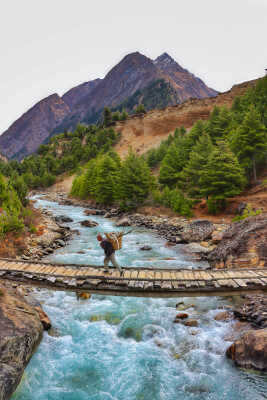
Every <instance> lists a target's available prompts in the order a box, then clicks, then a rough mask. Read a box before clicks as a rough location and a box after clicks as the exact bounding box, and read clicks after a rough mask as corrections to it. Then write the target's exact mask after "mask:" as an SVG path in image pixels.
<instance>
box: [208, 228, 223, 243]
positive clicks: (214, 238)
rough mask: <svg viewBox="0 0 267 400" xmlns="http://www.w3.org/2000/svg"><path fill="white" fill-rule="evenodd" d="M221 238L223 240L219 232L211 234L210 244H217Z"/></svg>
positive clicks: (221, 233)
mask: <svg viewBox="0 0 267 400" xmlns="http://www.w3.org/2000/svg"><path fill="white" fill-rule="evenodd" d="M222 238H223V232H221V231H214V232H212V235H211V240H212V243H215V244H217V243H219V242H220V241H221V240H222Z"/></svg>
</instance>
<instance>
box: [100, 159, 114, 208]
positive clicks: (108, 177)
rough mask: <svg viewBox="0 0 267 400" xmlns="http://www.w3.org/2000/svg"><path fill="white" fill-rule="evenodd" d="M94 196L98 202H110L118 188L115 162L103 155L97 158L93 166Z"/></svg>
mask: <svg viewBox="0 0 267 400" xmlns="http://www.w3.org/2000/svg"><path fill="white" fill-rule="evenodd" d="M95 171H96V177H95V188H94V197H95V199H96V201H97V202H98V203H101V204H112V203H113V202H114V201H115V199H116V196H117V190H118V167H117V164H116V162H115V161H114V160H113V159H112V158H111V157H110V156H109V155H105V156H103V157H101V158H100V159H99V161H98V162H97V164H96V167H95Z"/></svg>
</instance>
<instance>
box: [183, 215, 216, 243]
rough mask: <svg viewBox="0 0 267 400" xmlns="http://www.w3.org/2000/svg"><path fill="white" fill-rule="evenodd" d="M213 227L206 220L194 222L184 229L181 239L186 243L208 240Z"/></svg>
mask: <svg viewBox="0 0 267 400" xmlns="http://www.w3.org/2000/svg"><path fill="white" fill-rule="evenodd" d="M214 230H215V226H214V224H213V223H212V222H210V221H208V220H202V219H200V220H196V221H193V222H192V223H190V224H188V225H187V226H185V227H184V229H183V231H182V233H181V239H182V240H183V241H185V242H187V243H191V242H202V241H203V240H206V239H209V238H210V237H211V234H212V232H213V231H214Z"/></svg>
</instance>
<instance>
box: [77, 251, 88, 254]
mask: <svg viewBox="0 0 267 400" xmlns="http://www.w3.org/2000/svg"><path fill="white" fill-rule="evenodd" d="M77 254H86V252H85V251H84V250H79V251H77Z"/></svg>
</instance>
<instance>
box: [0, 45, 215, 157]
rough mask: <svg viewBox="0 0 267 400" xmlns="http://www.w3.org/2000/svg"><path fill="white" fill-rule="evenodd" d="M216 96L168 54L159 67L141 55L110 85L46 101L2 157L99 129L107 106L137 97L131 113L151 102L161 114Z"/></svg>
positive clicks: (111, 75)
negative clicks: (66, 134)
mask: <svg viewBox="0 0 267 400" xmlns="http://www.w3.org/2000/svg"><path fill="white" fill-rule="evenodd" d="M158 82H161V86H158ZM162 85H163V86H162ZM137 93H138V96H136V94H137ZM216 95H217V92H216V91H215V90H213V89H210V88H208V87H207V86H206V85H205V83H204V82H203V81H201V80H200V79H199V78H197V77H195V76H194V75H193V74H191V73H190V72H188V71H187V70H185V69H183V68H182V67H181V66H180V65H179V64H178V63H177V62H176V61H174V60H173V59H172V58H171V57H170V56H169V55H168V54H166V53H164V54H162V55H161V56H160V57H158V58H157V59H156V60H155V61H153V60H151V59H150V58H148V57H146V56H144V55H142V54H140V53H138V52H135V53H132V54H129V55H127V56H125V57H124V58H123V59H122V61H121V62H120V63H118V64H117V65H116V66H115V67H114V68H112V69H111V71H110V72H108V74H107V75H106V76H105V78H104V79H95V80H93V81H89V82H85V83H83V84H81V85H78V86H76V87H74V88H72V89H70V90H69V91H68V92H67V93H65V94H64V95H63V96H62V98H61V97H59V96H58V95H57V94H53V95H51V96H49V97H47V98H46V99H43V100H41V101H40V102H39V103H37V104H36V105H35V106H34V107H32V108H31V109H30V110H29V111H27V112H26V113H25V114H23V115H22V117H20V118H19V119H18V120H17V121H15V122H14V123H13V124H12V125H11V126H10V128H9V129H8V130H6V131H5V132H4V133H3V134H2V135H1V136H0V151H1V152H2V153H3V154H4V155H5V156H7V157H8V158H18V159H22V158H23V157H25V156H26V155H28V154H30V153H33V152H34V151H36V150H37V148H38V146H39V145H40V144H42V143H43V142H45V141H47V140H48V138H49V137H51V136H52V135H53V134H55V133H57V132H63V131H64V130H66V129H74V128H75V126H76V125H77V123H79V122H84V123H94V122H96V121H97V120H98V119H99V118H100V116H101V113H102V111H103V108H104V107H105V106H108V107H111V108H116V107H119V106H120V105H121V104H122V103H123V102H125V101H126V100H127V99H129V98H131V97H132V96H134V98H132V99H131V101H130V102H129V103H128V106H127V105H126V107H127V108H128V110H129V111H132V109H133V107H134V106H135V105H136V104H138V103H139V102H142V101H143V100H147V99H148V100H149V101H148V103H147V106H148V108H155V107H156V108H157V107H158V106H159V107H165V106H167V105H173V104H177V103H180V102H182V101H184V100H186V99H189V98H191V97H196V98H204V97H210V96H216Z"/></svg>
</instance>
